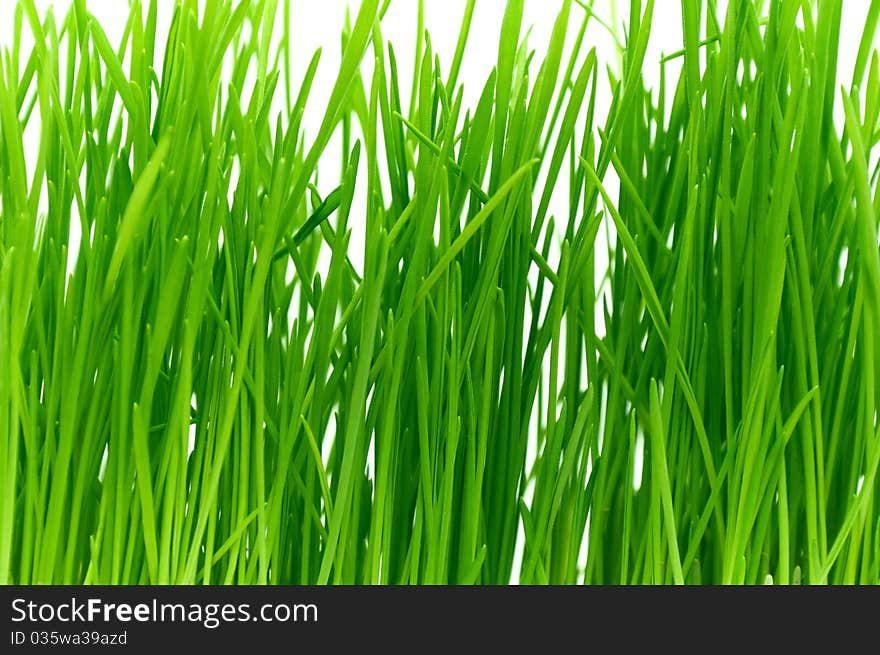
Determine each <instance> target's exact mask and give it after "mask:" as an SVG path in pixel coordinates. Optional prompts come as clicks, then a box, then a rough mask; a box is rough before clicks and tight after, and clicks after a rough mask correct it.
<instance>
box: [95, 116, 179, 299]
mask: <svg viewBox="0 0 880 655" xmlns="http://www.w3.org/2000/svg"><path fill="white" fill-rule="evenodd" d="M170 148H171V133H170V132H169V133H166V134H165V136H163V137H162V139H161V140H160V141H159V144H158V145H157V146H156V149H155V150H154V151H153V154H152V156H151V157H150V160H149V162H148V163H147V166H146V167H145V168H144V171H143V173H141V176H140V177H139V178H138V181H137V183H136V184H135V187H134V190H133V191H132V193H131V197H130V198H129V199H128V204H127V205H126V207H125V213H124V214H123V215H122V222H121V223H120V225H119V232H118V234H117V237H116V245H115V246H114V248H113V254H112V256H111V258H110V264H109V265H108V267H107V275H106V277H105V280H104V299H105V301H106V300H107V299H109V297H110V293H111V292H112V290H113V287H114V285H115V284H116V278H117V277H118V275H119V269H120V267H121V266H122V261H123V259H124V258H125V255H126V253H127V252H128V249H129V247H130V246H131V244H132V241H133V240H134V238H135V235H136V234H137V233H138V232H139V231H140V230H142V229H143V227H144V221H145V220H146V219H147V218H148V217H149V212H148V211H147V210H148V204H149V201H150V199H151V197H152V193H153V187H154V186H155V185H156V179H157V178H158V177H159V172H160V171H161V170H162V163H163V162H164V161H165V158H166V157H167V156H168V151H169V149H170Z"/></svg>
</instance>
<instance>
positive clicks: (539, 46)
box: [0, 0, 868, 570]
mask: <svg viewBox="0 0 880 655" xmlns="http://www.w3.org/2000/svg"><path fill="white" fill-rule="evenodd" d="M208 1H210V0H208ZM776 1H777V0H769V2H776ZM819 1H821V0H819ZM146 2H147V0H142V3H143V4H146ZM34 3H35V5H36V7H37V10H38V12H39V13H40V15H41V16H42V15H44V14H45V12H47V11H52V12H54V14H55V17H56V20H57V21H59V22H60V20H62V19H63V17H64V15H65V14H66V13H67V11H68V9H69V7H70V0H34ZM204 4H205V2H204V0H202V1H200V2H199V6H200V8H204ZM358 4H359V2H358V0H291V3H290V6H291V12H290V16H291V21H290V26H289V27H290V29H291V35H292V61H291V65H292V79H293V91H292V92H293V93H294V94H295V93H296V91H297V90H298V88H299V85H300V82H301V80H302V78H303V76H304V74H305V72H306V68H307V66H308V64H309V61H310V59H311V57H312V55H313V54H314V52H315V50H317V49H318V48H321V49H322V55H321V61H320V65H319V67H318V71H317V74H316V77H315V80H314V84H313V87H312V91H311V93H310V94H309V103H308V105H307V106H306V111H305V115H304V117H303V128H304V130H305V133H306V143H308V142H309V140H310V135H314V133H315V132H316V131H317V129H318V126H319V124H320V121H321V119H322V118H323V116H324V111H325V108H326V101H327V99H328V98H329V97H330V93H331V90H332V87H333V84H334V82H335V80H336V74H337V71H338V68H339V63H340V60H341V40H340V35H341V32H342V28H343V26H344V25H345V22H346V17H347V15H349V16H351V18H352V20H353V18H354V16H355V15H356V13H357V9H358ZM466 4H467V3H466V0H424V4H423V9H424V14H423V22H424V28H425V30H427V31H428V32H429V34H430V40H431V47H432V49H433V51H434V52H435V54H436V55H437V57H438V59H439V61H440V63H441V66H444V67H446V70H448V67H449V65H450V63H451V61H452V59H453V55H454V52H455V47H456V43H457V40H458V35H459V30H460V27H461V21H462V16H463V14H464V11H465V6H466ZM561 4H562V0H525V4H524V15H523V30H522V32H521V34H520V38H521V39H524V38H526V39H527V43H528V49H529V50H533V51H534V52H535V58H534V59H533V62H532V68H531V72H532V75H533V76H534V75H535V74H536V71H537V67H538V66H539V65H540V61H541V58H542V54H543V53H544V52H546V50H547V46H548V42H549V37H550V33H551V30H552V28H553V23H554V21H555V19H556V16H557V10H558V8H559V7H560V6H561ZM629 4H630V3H629V2H628V1H626V0H595V1H594V2H593V11H594V12H595V15H596V16H598V17H599V18H601V19H602V22H603V23H605V24H606V25H607V26H610V27H611V28H612V29H613V31H614V33H615V35H616V37H617V39H618V40H619V41H625V25H627V23H628V19H629ZM642 4H645V3H644V2H643V3H642ZM726 4H727V1H726V0H718V1H717V5H718V9H719V12H720V15H723V12H724V8H725V6H726ZM174 5H175V1H174V0H158V5H157V6H158V13H157V44H156V45H157V52H156V57H155V62H154V67H155V69H156V72H157V75H158V76H159V77H160V78H161V66H162V61H163V54H164V53H163V51H162V49H161V48H162V46H163V44H164V42H165V38H164V36H165V35H167V33H168V28H169V25H170V22H171V17H172V13H173V11H174ZM278 5H279V9H278V12H277V15H276V18H277V28H278V29H276V30H275V35H276V37H275V38H276V39H278V38H279V36H278V35H280V34H282V32H283V29H281V27H282V21H283V11H282V10H281V6H283V0H279V1H278ZM418 6H419V3H418V2H417V0H391V4H390V8H389V10H388V12H387V14H386V15H385V17H384V19H383V21H382V24H381V29H382V33H383V36H384V37H385V39H387V40H388V41H389V42H390V43H391V44H392V45H393V47H394V50H395V53H396V55H397V63H398V71H399V79H400V83H401V94H402V97H403V98H404V100H403V104H404V105H406V104H407V101H406V98H408V97H409V91H410V88H411V80H412V76H413V64H414V53H415V52H416V46H417V39H418V38H419V35H418V34H417V24H418ZM505 6H506V2H505V0H477V2H476V6H475V10H474V15H473V20H472V24H471V32H470V38H469V40H468V42H467V47H466V49H465V52H464V59H463V63H462V67H461V71H460V73H459V78H458V80H459V84H461V85H462V86H463V89H464V95H463V110H464V109H467V108H473V107H474V106H475V105H476V102H477V99H478V98H479V95H480V93H481V91H482V89H483V86H484V84H485V82H486V79H487V78H488V76H489V74H490V72H491V71H492V69H493V67H494V66H495V62H496V59H497V52H498V42H499V32H500V29H501V23H502V17H503V14H504V9H505ZM15 7H16V0H0V46H2V48H3V49H4V51H5V50H6V49H7V48H9V47H10V45H11V44H12V41H13V30H14V14H15ZM86 7H87V9H88V10H89V12H90V13H91V14H92V15H93V16H94V17H95V18H96V19H97V20H98V21H99V23H100V24H101V26H102V28H103V29H104V31H105V32H106V34H107V36H108V38H109V40H110V42H111V43H112V44H114V45H116V44H118V43H119V42H120V40H121V38H122V35H123V33H124V30H125V23H126V21H127V19H128V15H129V3H128V2H125V1H124V0H86ZM867 7H868V2H867V0H844V2H843V17H842V33H843V35H844V37H843V38H842V39H841V49H840V52H839V75H838V81H839V83H841V84H846V85H849V81H850V79H851V77H852V68H853V63H854V61H855V58H856V53H857V50H858V38H855V37H854V38H852V39H847V38H846V36H845V35H846V34H847V33H849V32H852V33H853V34H854V35H857V34H861V30H862V26H863V24H864V19H865V14H866V12H867ZM583 17H584V10H583V9H582V8H581V7H580V6H579V4H578V3H577V2H576V3H575V5H574V7H573V10H572V18H571V20H570V23H569V35H568V41H567V51H568V50H569V49H570V47H571V44H572V42H573V40H574V37H575V34H576V33H577V30H578V29H579V27H580V24H581V21H582V20H583ZM23 32H24V34H23V35H22V48H21V52H22V58H24V57H27V56H28V54H29V52H30V50H31V47H32V45H33V44H32V40H30V32H29V30H28V29H27V28H25V29H24V30H23ZM584 43H585V45H586V48H585V49H584V51H583V53H586V52H588V51H589V49H590V48H592V47H595V48H596V52H597V56H598V60H599V63H600V68H599V70H600V80H599V86H598V91H597V98H596V116H597V124H598V125H599V126H601V125H602V124H603V119H602V117H603V116H604V115H605V113H606V111H607V108H608V106H609V104H610V100H611V91H610V85H609V81H608V79H607V75H605V74H604V71H606V67H607V68H610V69H611V70H612V71H615V72H617V71H619V70H620V65H621V54H622V53H621V49H620V47H619V45H618V42H616V41H615V38H613V37H612V35H611V34H610V33H609V31H608V29H606V27H604V26H603V25H602V24H600V22H599V21H597V20H591V21H590V23H589V26H588V29H587V32H586V36H585V41H584ZM276 45H277V43H276ZM681 48H682V22H681V0H656V2H655V8H654V13H653V20H652V29H651V38H650V41H649V44H648V49H647V53H646V56H645V60H644V62H645V63H644V66H643V70H642V73H643V77H644V80H645V83H646V85H647V86H648V87H649V88H654V89H656V88H657V86H658V84H659V79H660V69H661V64H660V60H661V58H662V57H663V55H664V54H669V53H674V52H676V51H678V50H680V49H681ZM65 55H66V51H65V50H64V49H62V51H61V53H60V56H61V62H60V63H61V66H62V69H63V66H64V65H65V61H64V59H65ZM4 56H5V54H4ZM582 56H584V54H582ZM229 61H230V62H231V56H230V59H229ZM372 61H373V60H372V53H371V51H369V50H368V52H367V54H366V56H365V57H364V60H363V65H362V70H363V79H364V80H365V81H369V80H370V79H371V75H372ZM127 62H128V57H126V60H125V64H127ZM23 65H24V61H22V62H20V64H19V66H20V67H21V66H23ZM254 65H255V63H254ZM680 66H681V58H679V59H673V60H671V61H669V62H667V63H666V75H667V79H669V80H674V79H677V77H678V74H679V70H680ZM225 72H226V73H228V72H229V69H228V68H227V69H226V70H225ZM227 79H228V77H227ZM281 81H282V82H283V78H282V80H281ZM249 94H250V89H248V88H245V89H243V90H242V98H247V97H249ZM668 95H671V94H668ZM283 98H284V92H283V90H281V91H277V92H276V104H275V106H274V107H273V112H274V113H276V114H277V113H282V114H283V111H284V109H283V105H284V102H283ZM669 99H670V100H671V98H669ZM836 109H837V110H838V111H840V102H839V99H838V103H837V107H836ZM585 110H586V109H584V111H585ZM38 111H39V110H38V109H37V110H36V112H37V113H38ZM837 118H838V119H842V112H841V113H840V114H839V115H838V117H837ZM273 121H274V119H273ZM840 122H841V121H840V120H839V121H838V124H840ZM360 136H361V135H360V133H359V131H358V130H357V129H355V130H354V133H353V134H352V139H354V138H359V137H360ZM38 139H39V121H38V120H33V119H32V120H31V121H30V123H29V125H28V128H27V131H26V133H25V158H26V165H27V167H28V174H29V176H32V175H33V170H34V166H35V165H36V156H37V152H38ZM341 148H342V139H341V135H340V134H339V133H338V132H337V134H335V135H334V137H333V139H332V140H331V142H330V145H329V146H328V147H327V148H326V149H325V151H324V152H325V154H324V157H323V159H322V160H321V161H320V162H319V165H318V179H317V185H318V187H319V188H320V189H321V190H322V191H323V192H326V191H329V190H331V189H333V188H335V187H336V186H337V185H338V183H339V177H340V174H341V171H340V170H338V167H339V162H340V158H339V153H340V152H341ZM361 167H362V170H361V171H360V175H359V180H365V179H366V170H365V164H364V162H363V160H362V161H361ZM567 171H568V167H567V166H563V167H562V170H561V174H560V177H559V180H558V182H557V185H556V190H555V193H554V196H553V198H552V200H551V203H550V209H549V215H551V216H552V215H556V216H567V214H568V187H569V180H568V172H567ZM605 184H606V188H607V189H608V191H609V194H610V195H611V196H612V197H614V196H615V195H616V193H617V189H618V181H617V179H616V178H615V176H614V171H613V168H609V171H608V173H607V175H606V178H605ZM365 187H366V184H365V182H361V183H359V184H358V187H357V190H356V192H355V198H354V206H353V209H352V217H351V219H350V220H349V227H350V228H351V229H352V232H353V233H352V238H351V243H352V252H351V259H352V261H353V263H354V265H355V267H357V268H358V269H360V270H362V264H363V246H362V245H360V246H359V244H363V243H364V238H363V234H364V224H365V221H364V213H365V207H366V200H365ZM43 188H44V194H45V186H44V187H43ZM231 188H234V186H233V187H231ZM386 188H387V181H386ZM539 188H542V187H541V185H539ZM45 207H46V198H43V199H42V201H41V208H42V209H41V211H45ZM609 223H610V221H606V222H605V228H604V231H602V230H600V233H599V236H598V240H597V242H596V249H595V266H596V272H597V276H596V279H597V284H598V285H599V286H600V288H599V289H598V291H599V292H600V293H602V292H603V291H606V290H605V289H604V287H602V284H603V283H602V275H604V274H605V272H606V270H607V266H608V250H607V244H608V242H609V240H610V241H611V242H613V236H614V233H613V226H611V225H609ZM563 224H564V221H563ZM79 226H80V223H79V217H78V216H77V215H76V206H74V207H73V216H72V218H71V230H70V240H71V243H70V248H69V251H70V253H71V257H69V259H68V271H69V272H70V271H71V270H72V269H73V266H74V264H75V261H76V257H75V253H77V252H78V249H79V243H80V241H81V234H80V227H79ZM560 241H561V236H559V238H557V239H556V240H555V247H554V248H553V249H552V250H551V256H550V263H551V265H552V266H553V267H554V268H555V266H556V263H557V261H558V257H559V243H560ZM328 265H329V252H327V253H326V257H325V258H324V259H323V260H319V270H322V271H326V268H327V266H328ZM290 272H291V274H292V270H291V271H290ZM533 275H535V276H536V271H533ZM293 306H294V307H295V306H296V304H295V303H294V304H293ZM525 320H526V321H529V320H530V317H529V316H526V317H525ZM596 327H597V331H598V332H599V335H600V336H601V335H602V334H603V333H604V316H603V314H602V311H601V303H597V311H596ZM563 338H564V337H563ZM548 356H549V353H548ZM545 370H546V368H545ZM562 373H563V371H562V370H560V375H562ZM531 415H532V417H533V418H532V420H533V421H535V420H537V419H536V417H537V412H531ZM530 427H531V429H530V434H531V436H532V439H530V441H531V443H530V447H529V454H528V457H527V466H528V465H530V463H531V462H532V461H533V460H534V456H535V441H536V435H537V425H532V426H530ZM328 432H329V433H328V434H327V435H325V438H324V442H323V451H324V453H323V454H324V457H325V461H326V458H327V457H328V455H329V450H330V447H331V445H332V442H333V434H332V422H331V425H330V428H329V429H328ZM600 433H601V431H600ZM191 447H192V444H191ZM638 455H639V452H637V456H636V461H635V479H634V481H633V483H634V484H635V485H638V484H639V481H640V478H641V468H642V462H641V461H640V460H641V458H640V457H639V456H638ZM372 460H373V454H372V452H371V453H370V455H369V457H368V462H369V463H370V465H371V464H372ZM530 495H531V490H527V500H528V498H529V496H530ZM518 541H519V544H518V549H517V564H515V567H514V570H517V569H518V561H519V558H520V557H521V552H522V543H523V534H522V529H521V528H520V538H519V540H518ZM583 543H584V546H586V544H587V539H584V541H583ZM584 557H585V553H582V558H584Z"/></svg>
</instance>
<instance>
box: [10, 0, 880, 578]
mask: <svg viewBox="0 0 880 655" xmlns="http://www.w3.org/2000/svg"><path fill="white" fill-rule="evenodd" d="M526 1H531V0H509V2H508V3H507V6H506V12H505V14H504V20H503V25H502V26H501V29H500V34H501V39H500V46H499V50H498V58H497V66H496V67H495V70H494V71H493V72H492V74H491V76H490V77H489V79H488V80H486V83H485V86H484V88H483V90H482V94H481V95H480V96H479V101H478V102H477V103H476V106H474V107H471V108H468V107H465V106H463V101H462V97H463V94H462V89H461V87H460V86H459V85H458V80H459V78H460V74H459V73H460V70H461V67H462V66H466V65H467V49H468V47H469V43H468V42H469V41H470V40H472V38H469V32H470V31H471V29H472V28H473V27H474V26H473V25H472V16H473V10H474V7H475V3H476V0H469V1H468V2H467V4H466V8H465V13H464V16H463V19H462V27H461V33H460V36H459V39H458V46H457V49H456V51H455V55H454V57H453V61H452V62H451V66H450V67H449V69H447V68H445V65H446V62H442V61H439V59H438V58H436V57H435V55H434V53H433V51H432V46H431V41H430V39H429V38H428V36H427V33H425V35H424V38H420V39H419V41H418V43H419V45H418V48H417V51H416V52H415V53H413V54H414V66H413V69H414V77H413V85H412V88H411V89H404V88H403V87H402V85H401V79H400V76H399V75H398V69H397V63H396V62H397V59H396V56H399V55H400V54H401V53H399V52H398V53H395V51H394V49H393V48H392V47H391V44H390V43H388V42H387V41H386V40H385V38H384V36H383V32H382V17H383V15H384V13H385V11H386V9H387V7H388V2H387V1H386V2H384V3H380V2H379V0H362V1H361V2H360V3H359V5H358V6H357V7H355V8H353V13H352V17H353V20H352V22H351V24H350V25H348V26H346V28H345V30H344V34H343V39H342V42H343V56H342V60H341V64H340V66H339V70H338V71H335V72H333V74H334V75H335V76H336V77H335V79H336V82H335V85H334V86H333V90H332V93H331V95H330V97H329V99H325V98H322V99H320V102H321V103H325V102H326V109H325V113H324V118H323V121H322V122H321V124H320V126H319V127H318V129H317V131H316V133H314V134H310V133H307V132H305V131H304V130H303V128H302V117H303V111H304V108H305V107H306V105H307V103H314V102H318V100H317V99H315V98H313V97H310V90H311V86H312V82H313V80H314V78H315V76H316V75H318V74H323V75H327V74H330V73H328V71H324V70H320V71H319V54H320V53H316V55H315V57H314V59H313V60H312V61H311V63H310V65H309V67H308V69H307V73H306V75H305V77H304V79H303V80H302V81H296V82H294V81H293V80H292V79H291V75H290V72H289V71H290V57H291V51H290V47H289V45H290V44H289V39H290V38H291V35H290V34H289V33H288V32H286V31H285V32H284V33H283V34H282V35H281V38H280V46H279V47H277V48H276V47H275V46H274V45H273V43H275V41H273V40H272V37H273V33H272V30H273V25H275V24H276V14H281V17H282V18H283V19H284V21H286V19H287V18H288V17H289V15H290V7H289V4H288V3H287V2H283V3H281V4H280V5H279V3H278V2H277V1H276V0H266V1H265V2H241V3H240V4H237V3H233V2H231V1H230V0H216V1H209V2H207V3H203V8H202V11H200V10H199V6H198V5H199V3H197V2H196V0H180V1H179V2H178V3H177V5H176V8H175V10H174V16H173V20H172V23H171V29H170V31H169V33H168V34H157V28H156V23H157V20H156V16H157V6H156V0H143V1H141V0H134V1H133V2H132V3H131V10H130V18H129V21H128V24H127V27H126V30H125V34H124V36H123V39H122V41H121V43H120V44H113V43H111V42H110V41H109V40H108V38H107V36H106V35H105V34H104V32H103V30H102V28H101V26H100V25H99V24H98V23H97V22H96V21H95V20H94V18H92V17H91V16H90V15H89V13H88V11H87V7H86V2H85V0H75V1H74V2H73V5H72V7H71V10H70V12H69V13H68V14H67V15H65V16H64V17H63V18H59V17H56V16H54V14H53V13H52V12H49V13H47V15H45V16H42V17H41V16H39V15H38V14H37V11H36V10H35V8H34V6H33V2H32V0H21V1H20V4H19V5H18V8H17V10H16V13H15V24H14V25H13V30H12V35H13V42H12V43H11V44H5V45H6V46H7V48H8V49H7V50H5V51H4V53H3V57H2V62H0V371H2V375H0V472H2V473H0V583H11V582H14V583H24V584H27V583H77V582H86V583H106V584H120V583H221V584H243V583H255V584H267V583H298V584H305V583H320V584H323V583H349V584H350V583H441V584H442V583H465V584H471V583H483V584H486V583H502V584H503V583H508V582H510V581H512V580H518V581H521V582H525V583H575V582H585V583H605V584H616V583H649V584H650V583H682V582H685V583H748V584H752V583H763V582H766V581H772V582H774V583H783V584H787V583H797V582H799V581H804V582H809V583H828V582H831V583H880V481H878V479H877V472H878V471H877V469H878V463H880V426H878V417H877V407H878V405H880V388H878V384H880V380H878V379H877V378H878V374H880V353H878V350H880V344H877V343H876V339H875V336H876V335H877V334H878V326H880V250H878V222H877V221H878V216H880V189H878V184H877V179H878V170H880V169H878V167H877V151H876V146H877V144H878V141H880V120H878V117H880V65H878V57H877V53H876V51H875V49H874V47H873V43H874V31H875V29H876V27H877V23H878V15H880V0H872V2H870V5H869V4H868V3H867V2H866V3H865V14H866V18H865V21H864V35H863V36H862V37H861V48H860V49H859V55H858V60H857V61H856V65H855V75H854V78H853V80H852V81H851V83H850V84H849V88H841V87H840V80H838V78H837V64H838V44H839V43H840V41H841V39H842V38H853V35H846V36H844V35H842V34H841V20H840V17H841V0H827V1H823V2H818V3H816V2H810V1H808V0H780V1H778V2H775V1H774V2H769V3H767V2H762V1H760V0H730V1H729V2H728V3H726V4H725V7H724V9H723V13H722V12H719V7H718V6H717V4H718V3H716V2H715V0H705V1H704V0H683V1H682V15H683V30H682V34H683V37H684V38H683V44H682V45H683V48H682V50H681V51H679V52H676V53H673V54H671V55H669V56H667V57H665V58H664V59H663V60H662V61H661V62H656V61H650V60H648V59H646V54H645V53H646V50H647V46H648V42H649V39H650V36H651V25H652V17H653V14H654V11H655V7H654V2H653V0H646V1H645V2H642V1H640V0H631V2H630V12H629V22H628V24H627V25H626V28H625V30H624V29H620V30H615V31H616V32H619V33H616V34H615V38H617V39H619V40H620V41H624V42H625V50H624V52H623V64H622V68H621V70H620V71H619V72H618V73H617V74H615V73H608V74H607V76H606V74H605V73H603V71H605V70H610V69H607V68H606V66H607V64H608V63H609V62H606V61H603V60H602V58H601V56H599V55H597V52H596V50H595V49H591V48H590V47H589V43H588V42H587V41H588V38H586V37H585V31H586V27H587V25H588V23H590V22H591V21H594V20H595V21H599V18H598V17H595V16H594V14H593V11H592V3H591V2H587V1H586V0H556V2H554V3H548V4H552V5H553V6H555V7H557V8H558V15H557V18H556V22H555V24H554V29H553V32H552V35H551V38H550V41H549V45H548V47H547V50H546V52H531V51H529V50H528V48H527V45H526V43H525V41H524V36H525V32H526V28H527V26H526V25H524V24H523V10H524V3H525V2H526ZM657 10H659V8H658V9H657ZM418 15H419V26H418V27H419V34H421V33H422V24H421V23H422V16H423V12H422V11H421V7H420V8H419V12H418ZM284 21H282V22H284ZM602 25H603V26H604V27H605V28H608V29H614V28H609V27H608V25H607V24H606V23H602ZM860 27H861V26H860ZM26 30H29V31H30V32H31V33H32V34H33V40H34V41H35V43H36V46H34V47H33V49H32V51H30V52H25V51H23V48H22V45H21V36H22V34H23V32H24V31H26ZM572 35H576V36H575V37H574V38H571V37H572ZM274 36H275V37H276V40H277V37H278V35H277V34H275V35H274ZM521 37H522V39H523V40H521ZM160 44H161V47H160ZM470 47H473V46H470ZM163 51H164V60H162V61H159V60H158V59H159V53H160V52H163ZM62 55H63V56H62ZM364 58H372V60H373V64H374V66H373V67H372V70H373V73H372V78H371V79H369V80H365V79H364V77H363V76H362V71H364V70H367V69H366V68H362V63H363V59H364ZM224 61H226V62H227V64H228V63H230V62H231V66H229V69H228V70H227V71H226V73H224V74H222V75H221V69H222V68H223V65H224ZM62 62H63V64H62ZM650 67H661V69H662V71H663V73H662V78H661V79H662V82H661V84H660V87H659V88H658V89H648V88H646V85H645V83H644V80H643V75H642V72H643V71H644V70H647V69H648V68H650ZM667 69H669V70H675V71H678V70H680V71H681V74H680V77H679V78H678V79H677V80H671V79H668V78H667V77H666V70H667ZM157 71H158V72H157ZM609 82H610V85H611V94H612V98H613V100H612V103H611V106H610V109H609V110H608V111H607V113H606V114H605V115H604V116H603V115H599V114H598V111H597V108H596V96H597V90H598V89H599V88H600V87H602V88H604V87H603V85H605V84H608V83H609ZM245 89H247V90H248V91H247V93H245V94H244V95H243V90H245ZM405 91H411V93H410V95H409V97H408V98H405V97H404V92H405ZM273 102H275V103H276V104H275V105H273ZM277 106H283V109H282V111H281V112H280V113H279V112H277V111H276V110H275V109H274V107H277ZM835 107H837V110H838V111H837V113H836V114H835ZM34 129H36V130H37V131H38V133H39V139H38V144H39V145H38V150H37V151H36V152H29V151H27V152H26V150H25V143H26V139H25V131H26V130H34ZM337 133H339V134H341V135H342V141H343V144H344V146H343V152H342V156H341V158H340V166H339V168H338V169H337V171H329V170H324V168H323V163H322V174H321V177H320V179H319V178H318V176H317V165H318V162H319V160H322V162H323V161H324V160H326V153H327V149H328V145H329V144H330V142H331V137H332V136H333V135H334V134H337ZM355 135H357V137H360V138H355ZM563 171H567V175H562V173H563ZM331 174H332V175H338V178H337V179H335V180H333V181H332V182H331V183H329V184H328V183H327V182H326V180H327V179H328V175H331ZM329 179H332V178H329ZM612 180H616V181H619V188H620V190H619V193H617V194H616V195H617V197H616V198H615V197H613V196H612V194H611V193H609V191H608V189H607V188H606V186H607V185H609V182H611V181H612ZM358 192H359V193H360V196H361V197H365V198H366V201H365V208H363V209H358V208H357V203H356V197H357V194H358ZM41 198H42V200H41ZM560 198H561V199H562V206H563V207H565V208H566V212H567V213H565V214H564V215H556V216H551V215H550V206H551V204H554V206H557V205H558V204H559V202H558V201H559V199H560ZM551 201H554V203H551ZM77 217H78V218H77ZM73 221H78V223H79V228H80V231H81V233H82V242H81V245H80V247H79V249H78V250H77V251H76V252H72V251H71V249H70V245H71V241H70V240H71V224H72V222H73ZM355 225H359V226H361V228H362V229H361V230H360V231H361V232H363V233H364V234H365V237H364V242H363V243H357V242H355V240H353V239H352V233H353V232H352V228H353V226H355ZM600 230H604V231H606V232H607V234H608V235H609V240H608V242H609V245H608V246H607V247H608V251H607V258H606V257H605V256H604V255H605V253H604V252H597V251H596V248H605V247H606V246H605V245H603V244H604V241H603V240H601V239H599V238H598V237H597V235H599V231H600ZM361 253H363V254H362V256H360V254H361ZM355 254H357V255H358V256H357V257H353V255H355ZM319 255H321V258H320V260H319ZM606 259H607V262H608V264H607V267H606V266H605V265H604V262H605V261H606ZM322 262H323V263H322ZM355 262H357V264H356V263H355ZM361 262H362V263H361ZM68 270H72V274H71V275H70V276H68V274H67V271H68ZM597 316H599V317H600V318H602V317H604V326H603V325H602V322H601V321H599V322H597V320H596V318H597ZM518 535H519V536H518ZM518 550H520V551H521V553H520V552H518ZM520 555H521V556H520Z"/></svg>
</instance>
